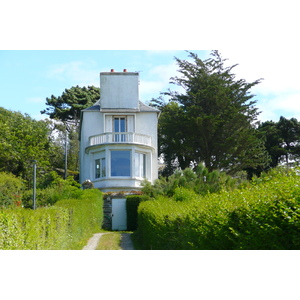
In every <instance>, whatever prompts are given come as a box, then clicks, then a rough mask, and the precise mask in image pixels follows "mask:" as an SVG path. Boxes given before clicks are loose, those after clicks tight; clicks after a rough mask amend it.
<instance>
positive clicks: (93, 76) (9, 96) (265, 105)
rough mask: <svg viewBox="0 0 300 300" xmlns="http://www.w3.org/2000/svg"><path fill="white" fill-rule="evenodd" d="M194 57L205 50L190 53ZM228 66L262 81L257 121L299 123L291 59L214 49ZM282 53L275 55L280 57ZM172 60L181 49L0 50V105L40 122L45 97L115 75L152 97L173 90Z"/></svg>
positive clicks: (299, 91) (298, 90) (299, 95)
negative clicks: (133, 79)
mask: <svg viewBox="0 0 300 300" xmlns="http://www.w3.org/2000/svg"><path fill="white" fill-rule="evenodd" d="M190 51H192V52H195V53H197V54H198V55H199V57H200V58H202V59H206V58H208V57H209V54H210V50H203V51H201V50H190ZM219 51H220V53H221V54H222V56H223V57H224V58H227V59H228V65H233V64H239V65H238V66H237V67H236V68H235V69H233V71H234V73H235V74H236V75H237V78H244V79H246V80H247V81H248V82H250V81H254V80H256V79H258V78H264V80H263V81H262V83H260V84H259V85H257V86H256V87H255V88H253V89H252V92H253V93H254V94H255V95H256V98H255V99H257V100H258V103H257V107H258V108H259V110H260V111H262V113H261V115H260V117H259V119H260V120H262V121H265V120H273V121H277V120H278V119H279V117H280V116H281V115H283V116H285V117H287V118H291V117H296V118H297V119H299V120H300V85H299V83H298V74H297V72H298V70H299V67H300V64H299V62H298V61H295V60H294V59H293V58H292V57H291V58H288V57H286V58H285V59H284V60H283V59H278V58H279V57H280V53H279V52H278V51H275V50H273V51H269V50H263V49H259V50H257V51H254V50H253V49H252V50H251V53H249V52H248V51H241V50H239V49H236V50H227V49H219ZM282 54H283V53H281V55H282ZM174 57H178V58H180V59H186V58H187V53H186V52H185V51H183V50H35V51H34V50H14V51H12V50H1V51H0V90H1V93H0V106H2V107H4V108H6V109H10V110H14V111H20V112H22V113H28V114H29V115H30V116H31V117H33V118H36V119H41V118H44V117H45V115H43V116H42V115H40V111H41V110H43V109H45V107H46V105H45V102H46V97H50V96H51V95H52V94H53V95H54V96H60V95H61V94H62V93H63V91H64V90H65V89H66V88H70V87H72V86H76V85H79V86H88V85H94V86H97V87H99V86H100V80H99V73H100V72H107V71H110V69H115V71H123V69H127V70H128V71H139V72H140V81H141V83H140V100H142V101H143V102H146V103H147V101H149V100H151V99H152V98H157V97H158V96H159V95H160V92H163V91H166V90H167V89H168V88H171V89H175V88H176V86H174V85H171V84H169V79H170V77H171V76H176V75H178V72H177V65H176V62H175V59H174Z"/></svg>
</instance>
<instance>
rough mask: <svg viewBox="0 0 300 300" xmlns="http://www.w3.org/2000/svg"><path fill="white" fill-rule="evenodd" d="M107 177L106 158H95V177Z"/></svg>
mask: <svg viewBox="0 0 300 300" xmlns="http://www.w3.org/2000/svg"><path fill="white" fill-rule="evenodd" d="M101 177H106V168H105V158H99V159H96V160H95V178H101Z"/></svg>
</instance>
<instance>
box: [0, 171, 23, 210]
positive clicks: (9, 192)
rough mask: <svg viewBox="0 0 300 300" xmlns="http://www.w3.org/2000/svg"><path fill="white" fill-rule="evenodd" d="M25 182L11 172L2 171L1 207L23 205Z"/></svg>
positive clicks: (0, 180) (0, 187)
mask: <svg viewBox="0 0 300 300" xmlns="http://www.w3.org/2000/svg"><path fill="white" fill-rule="evenodd" d="M23 188H24V186H23V182H22V180H21V179H19V178H17V177H16V176H15V175H13V174H10V173H4V172H1V173H0V207H1V206H2V207H8V206H10V205H13V204H15V205H16V206H20V205H21V201H22V194H23Z"/></svg>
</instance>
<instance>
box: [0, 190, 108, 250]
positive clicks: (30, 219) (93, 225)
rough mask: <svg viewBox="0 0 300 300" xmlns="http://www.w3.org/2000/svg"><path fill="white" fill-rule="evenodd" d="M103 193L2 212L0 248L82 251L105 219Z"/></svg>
mask: <svg viewBox="0 0 300 300" xmlns="http://www.w3.org/2000/svg"><path fill="white" fill-rule="evenodd" d="M102 207H103V200H102V194H101V192H100V191H99V190H87V191H84V192H83V194H82V195H81V197H79V198H78V199H67V200H60V201H58V202H57V203H56V204H55V205H54V206H52V207H45V208H38V209H36V210H30V209H22V208H15V209H2V210H0V249H3V250H6V249H9V250H14V249H19V250H23V249H33V250H34V249H38V250H39V249H45V250H50V249H82V248H83V246H84V245H85V244H86V241H87V239H88V238H89V237H91V236H92V235H93V234H94V233H95V232H98V231H99V229H100V228H101V225H102V220H103V210H102Z"/></svg>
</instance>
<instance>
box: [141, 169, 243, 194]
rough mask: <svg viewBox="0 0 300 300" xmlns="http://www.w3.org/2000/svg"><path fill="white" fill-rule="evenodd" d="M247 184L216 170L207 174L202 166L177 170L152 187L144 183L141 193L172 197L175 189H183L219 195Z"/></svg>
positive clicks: (240, 179) (157, 181)
mask: <svg viewBox="0 0 300 300" xmlns="http://www.w3.org/2000/svg"><path fill="white" fill-rule="evenodd" d="M247 182H248V181H247V180H246V179H244V178H243V177H242V176H239V177H237V178H232V177H231V176H229V175H227V174H226V173H224V172H219V171H217V170H215V171H212V172H209V171H208V169H207V168H205V167H204V166H203V165H198V166H197V167H196V168H195V169H194V170H192V169H191V168H186V169H185V170H183V171H181V170H177V171H176V172H175V173H174V174H173V175H171V176H169V177H168V178H165V177H160V178H159V179H156V180H155V181H154V184H153V185H151V183H150V182H148V181H144V182H143V183H142V186H143V188H142V192H143V193H144V194H146V195H149V196H150V197H157V196H159V195H164V196H169V197H172V196H173V195H174V192H175V190H176V188H178V187H183V188H186V189H189V190H194V191H195V192H196V193H197V194H199V195H202V196H204V195H206V194H209V193H219V192H220V191H222V190H228V191H231V190H233V189H235V188H239V187H241V186H242V185H246V183H247Z"/></svg>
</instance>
